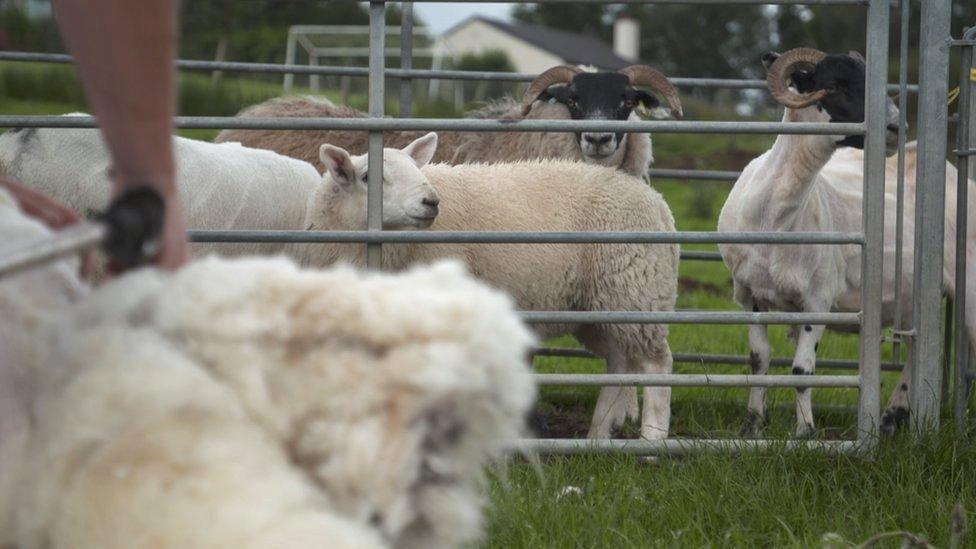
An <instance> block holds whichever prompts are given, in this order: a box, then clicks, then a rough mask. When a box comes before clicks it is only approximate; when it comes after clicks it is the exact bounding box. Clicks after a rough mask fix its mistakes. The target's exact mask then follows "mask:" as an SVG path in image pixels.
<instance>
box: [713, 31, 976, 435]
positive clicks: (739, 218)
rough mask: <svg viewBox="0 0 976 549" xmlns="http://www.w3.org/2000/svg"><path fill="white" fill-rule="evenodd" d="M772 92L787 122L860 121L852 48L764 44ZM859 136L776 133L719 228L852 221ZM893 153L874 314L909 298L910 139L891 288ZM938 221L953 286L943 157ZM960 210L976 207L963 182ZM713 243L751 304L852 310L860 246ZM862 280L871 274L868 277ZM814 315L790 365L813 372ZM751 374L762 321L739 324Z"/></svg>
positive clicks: (857, 65)
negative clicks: (781, 50)
mask: <svg viewBox="0 0 976 549" xmlns="http://www.w3.org/2000/svg"><path fill="white" fill-rule="evenodd" d="M763 62H764V64H766V66H767V70H768V83H769V89H770V91H771V93H772V94H773V97H774V98H775V99H776V100H777V101H779V102H780V103H781V104H783V105H784V106H786V111H785V113H784V115H783V120H784V121H787V122H862V121H863V120H864V89H865V72H864V71H865V67H864V60H863V58H861V56H860V55H858V54H856V53H852V54H850V55H827V54H825V53H823V52H820V51H817V50H812V49H807V48H801V49H796V50H791V51H789V52H787V53H785V54H783V55H779V54H776V53H772V52H770V53H767V54H765V55H764V56H763ZM897 122H898V110H897V108H896V107H895V106H894V104H893V103H892V102H890V101H889V106H888V135H887V145H888V154H889V155H891V154H893V153H894V152H895V145H896V143H897V130H898V127H897ZM863 147H864V138H863V136H846V137H844V136H826V135H780V136H779V137H777V139H776V142H775V143H774V144H773V146H772V148H771V149H770V150H769V151H767V152H765V153H764V154H763V155H762V156H760V157H758V158H756V159H755V160H753V161H752V162H750V163H749V165H748V166H746V168H745V170H743V172H742V175H741V176H740V177H739V179H738V181H736V183H735V186H734V187H733V189H732V192H731V193H730V194H729V197H728V200H727V201H726V203H725V206H724V207H723V208H722V213H721V215H720V216H719V222H718V229H719V230H720V231H780V232H782V231H826V232H833V231H839V232H860V231H861V220H862V217H861V208H862V203H863V197H862V185H863V161H864V154H863V151H862V150H859V149H863ZM896 161H897V160H896V159H895V158H890V159H889V160H888V162H887V165H886V168H885V173H886V178H885V225H884V268H885V271H884V279H883V281H878V282H880V283H882V284H883V289H882V294H883V315H884V321H885V322H886V323H889V324H890V323H891V322H892V314H893V311H894V304H895V302H896V300H897V299H899V296H900V297H901V299H902V303H903V306H904V307H905V308H904V309H903V310H905V311H909V310H910V306H911V299H912V294H911V292H912V288H911V284H912V273H913V261H912V259H911V258H912V256H913V253H912V252H913V248H912V247H913V234H914V218H915V217H914V211H915V188H916V180H915V147H914V144H910V145H909V147H908V148H907V149H906V170H905V218H904V221H905V225H904V254H905V255H904V257H905V260H904V267H903V268H904V270H903V278H902V281H903V282H902V288H900V291H899V289H898V288H895V285H894V270H895V269H894V266H895V260H894V259H895V234H896V232H895V222H896V219H895V202H896V196H897V195H896V179H895V174H896ZM945 185H946V226H945V231H946V233H945V262H944V269H943V273H944V284H945V287H946V289H947V291H948V292H949V294H950V295H955V291H956V290H955V287H954V269H955V219H956V207H957V206H956V203H955V199H956V170H955V168H954V167H953V166H952V165H951V164H947V165H946V181H945ZM969 196H970V204H969V208H970V211H973V210H974V208H976V189H974V188H973V186H972V185H971V188H970V191H969ZM969 222H970V225H969V227H968V241H969V242H970V245H969V249H968V254H967V262H968V263H969V264H970V265H974V264H976V220H974V219H970V221H969ZM719 249H720V251H721V253H722V257H723V259H724V260H725V264H726V265H727V266H728V268H729V270H730V271H731V272H732V278H733V285H734V292H735V295H734V297H735V300H736V301H737V302H738V303H739V304H740V305H741V306H742V307H743V308H745V309H747V310H753V311H767V310H785V311H804V312H827V311H859V310H860V308H861V303H860V288H861V284H862V280H861V253H860V248H859V247H858V246H838V245H803V246H777V245H768V244H757V245H741V244H725V245H720V246H719ZM973 271H974V270H973V269H972V268H970V269H969V276H968V280H967V284H966V285H967V287H966V289H965V291H966V295H967V311H966V324H967V326H968V329H969V332H970V334H971V336H976V330H974V328H976V292H974V291H976V273H974V272H973ZM874 282H875V281H872V282H871V283H874ZM823 331H824V326H816V325H814V326H803V327H802V329H800V330H798V331H797V346H796V355H795V357H794V359H793V374H795V375H810V374H813V371H814V366H815V363H816V352H817V347H818V342H819V341H820V337H821V336H822V335H823ZM974 341H976V339H974ZM749 348H750V362H751V365H752V370H753V373H755V374H760V375H761V374H765V373H766V372H767V371H768V370H769V360H770V348H769V340H768V337H767V333H766V327H765V326H750V327H749ZM910 379H911V374H910V369H909V368H908V367H906V368H905V369H904V371H903V372H902V379H901V381H900V382H899V384H898V387H897V388H896V390H895V392H894V394H893V395H892V398H891V400H890V401H889V404H888V408H887V410H886V411H885V413H884V415H883V416H882V432H884V433H886V434H890V433H892V432H893V431H894V430H895V428H896V427H897V424H898V423H899V422H901V421H903V420H904V419H905V418H907V416H908V409H907V405H908V403H907V398H906V397H907V392H908V390H909V383H910ZM765 396H766V390H765V389H764V388H761V387H755V388H753V389H752V390H751V392H750V396H749V413H748V421H747V425H746V428H745V430H746V432H747V433H750V434H753V435H759V434H761V432H762V429H763V426H764V425H765V422H766V411H765ZM796 420H797V424H796V435H797V436H810V435H811V434H812V433H813V431H814V420H813V411H812V407H811V395H810V389H809V388H806V389H798V390H797V406H796Z"/></svg>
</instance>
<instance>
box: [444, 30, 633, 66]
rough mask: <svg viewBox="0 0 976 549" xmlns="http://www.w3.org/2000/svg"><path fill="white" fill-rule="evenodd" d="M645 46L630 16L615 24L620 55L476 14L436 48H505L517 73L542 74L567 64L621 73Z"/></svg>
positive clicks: (451, 51) (594, 42)
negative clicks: (641, 45)
mask: <svg viewBox="0 0 976 549" xmlns="http://www.w3.org/2000/svg"><path fill="white" fill-rule="evenodd" d="M639 44H640V37H639V33H638V28H637V23H636V22H635V21H633V20H632V19H627V18H621V19H620V20H619V21H617V24H615V25H614V45H615V46H616V47H617V48H618V51H616V52H615V51H614V48H613V47H611V46H610V45H608V44H605V43H603V42H601V41H600V40H599V39H597V38H594V37H592V36H587V35H584V34H579V33H575V32H569V31H563V30H557V29H553V28H549V27H541V26H537V25H527V24H524V23H506V22H503V21H497V20H495V19H488V18H486V17H480V16H475V17H471V18H468V19H465V20H464V21H462V22H460V23H458V24H457V25H455V26H453V27H451V28H450V29H448V30H446V31H444V33H443V34H442V35H441V36H440V38H439V39H438V41H437V43H436V45H435V48H439V49H440V50H441V51H442V52H443V53H444V54H445V55H447V56H452V57H456V56H460V55H463V54H466V53H472V54H481V53H484V52H486V51H489V50H501V51H503V52H505V53H506V54H507V55H508V58H509V59H510V60H511V61H512V64H513V65H514V66H515V70H516V72H529V73H540V72H542V71H544V70H546V69H548V68H550V67H552V66H555V65H561V64H573V65H579V64H586V65H593V66H596V67H599V68H602V69H619V68H621V67H625V66H627V65H630V64H632V63H634V62H636V61H637V56H638V53H637V52H638V51H639Z"/></svg>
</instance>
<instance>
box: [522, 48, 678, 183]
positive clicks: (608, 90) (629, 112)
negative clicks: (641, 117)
mask: <svg viewBox="0 0 976 549" xmlns="http://www.w3.org/2000/svg"><path fill="white" fill-rule="evenodd" d="M641 87H646V88H648V89H649V90H650V91H645V90H643V89H640V88H641ZM659 98H661V99H663V100H664V101H665V102H666V103H667V109H668V110H669V111H670V114H671V115H672V116H674V117H676V118H680V117H681V116H682V110H681V100H680V99H679V98H678V92H677V90H676V89H675V87H674V85H673V84H672V83H671V82H670V81H669V80H668V78H667V77H666V76H664V75H663V74H662V73H660V72H659V71H657V70H655V69H653V68H651V67H648V66H645V65H631V66H629V67H626V68H623V69H621V70H619V71H617V72H591V71H586V70H583V69H581V68H579V67H573V66H570V65H560V66H557V67H553V68H551V69H549V70H547V71H545V72H543V73H542V74H540V75H539V76H538V77H537V78H536V79H535V80H533V81H532V83H530V84H529V87H528V89H526V91H525V93H524V94H523V96H522V103H521V107H522V115H523V116H526V115H528V114H529V113H530V111H532V110H533V105H534V104H535V103H536V102H537V101H551V102H555V103H558V104H560V105H561V106H562V107H564V108H565V110H566V111H568V114H569V118H572V119H573V120H627V119H631V118H632V117H633V118H636V114H635V113H634V109H635V108H636V107H637V106H638V105H641V106H643V107H644V108H646V109H657V108H659V107H661V106H662V105H661V101H660V100H659ZM625 139H626V134H625V133H624V132H576V140H577V143H578V145H579V148H580V153H581V155H582V157H583V160H585V161H587V162H591V163H595V164H605V165H606V164H610V165H613V162H612V161H611V160H612V159H614V158H615V157H616V156H618V154H617V153H618V151H619V150H620V149H621V148H622V146H623V144H624V142H625ZM617 160H619V159H617Z"/></svg>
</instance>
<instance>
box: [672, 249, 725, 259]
mask: <svg viewBox="0 0 976 549" xmlns="http://www.w3.org/2000/svg"><path fill="white" fill-rule="evenodd" d="M681 259H684V260H685V261H722V254H720V253H718V252H698V251H695V250H681Z"/></svg>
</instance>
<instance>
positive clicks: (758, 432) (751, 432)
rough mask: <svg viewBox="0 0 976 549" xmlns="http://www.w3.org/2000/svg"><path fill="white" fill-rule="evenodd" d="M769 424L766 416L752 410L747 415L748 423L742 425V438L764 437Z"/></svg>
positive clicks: (740, 432)
mask: <svg viewBox="0 0 976 549" xmlns="http://www.w3.org/2000/svg"><path fill="white" fill-rule="evenodd" d="M768 424H769V421H768V420H767V419H766V417H765V416H761V415H759V414H757V413H756V412H753V411H751V410H750V411H749V413H748V414H747V415H746V424H745V425H743V426H742V430H741V431H739V434H740V435H741V436H742V438H762V436H763V431H765V429H766V426H767V425H768Z"/></svg>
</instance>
